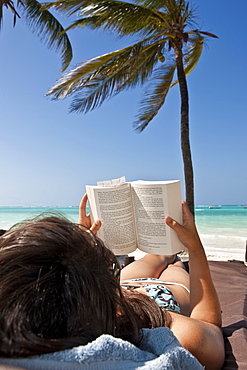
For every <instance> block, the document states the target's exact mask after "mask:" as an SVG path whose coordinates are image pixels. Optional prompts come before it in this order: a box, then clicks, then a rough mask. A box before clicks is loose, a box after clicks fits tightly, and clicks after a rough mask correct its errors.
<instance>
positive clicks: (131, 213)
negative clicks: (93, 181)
mask: <svg viewBox="0 0 247 370" xmlns="http://www.w3.org/2000/svg"><path fill="white" fill-rule="evenodd" d="M117 180H119V179H117ZM114 181H116V180H110V181H106V182H101V183H98V186H89V185H86V192H87V195H88V201H89V208H90V214H91V219H92V221H95V220H97V219H100V220H101V221H102V226H101V228H100V230H99V231H98V233H97V235H98V236H99V238H101V239H102V240H103V241H104V243H105V245H106V246H107V247H108V248H110V249H111V250H112V251H113V252H114V253H115V254H116V255H123V254H128V253H131V252H134V251H135V250H136V248H139V249H140V250H142V251H143V252H146V253H151V254H163V255H164V254H168V255H169V254H175V253H178V252H180V251H182V250H184V249H185V248H184V246H183V244H182V243H181V242H180V240H179V239H178V237H177V234H176V233H175V231H173V230H172V229H170V227H169V226H167V225H166V224H165V222H164V218H165V217H166V216H170V217H172V218H174V219H175V220H176V221H178V222H179V223H182V203H181V189H180V181H141V180H139V181H133V182H123V183H122V184H120V185H114ZM112 184H113V186H111V185H112Z"/></svg>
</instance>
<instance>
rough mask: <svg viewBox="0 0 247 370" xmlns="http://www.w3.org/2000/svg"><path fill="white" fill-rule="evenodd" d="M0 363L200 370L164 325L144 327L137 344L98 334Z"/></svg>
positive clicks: (54, 369)
mask: <svg viewBox="0 0 247 370" xmlns="http://www.w3.org/2000/svg"><path fill="white" fill-rule="evenodd" d="M0 363H4V364H10V365H15V366H20V367H22V368H24V369H30V370H60V369H66V370H78V369H83V370H99V369H100V370H114V369H122V370H127V369H138V370H139V369H140V370H161V369H162V370H168V369H172V370H202V369H203V367H202V365H201V364H200V363H199V362H198V361H197V360H196V358H195V357H194V356H192V355H191V353H190V352H188V351H187V350H186V349H185V348H183V347H182V346H181V344H180V343H179V342H178V340H177V339H176V337H175V336H174V335H173V333H172V332H171V331H170V330H169V329H168V328H156V329H144V330H143V338H142V341H141V343H140V346H139V348H138V347H136V346H134V345H133V344H131V343H129V342H127V341H124V340H122V339H119V338H114V337H112V336H111V335H101V336H100V337H99V338H97V339H96V340H94V341H93V342H91V343H88V344H87V345H85V346H78V347H74V348H72V349H68V350H64V351H59V352H54V353H49V354H45V355H40V356H32V357H28V358H18V359H7V358H4V359H1V360H0Z"/></svg>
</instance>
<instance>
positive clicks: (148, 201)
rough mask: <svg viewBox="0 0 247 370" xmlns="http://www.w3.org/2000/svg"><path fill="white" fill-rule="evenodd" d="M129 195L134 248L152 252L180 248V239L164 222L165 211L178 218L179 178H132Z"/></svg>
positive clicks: (168, 251) (173, 250) (168, 252)
mask: <svg viewBox="0 0 247 370" xmlns="http://www.w3.org/2000/svg"><path fill="white" fill-rule="evenodd" d="M168 186H170V187H171V188H172V189H173V193H172V192H171V191H170V192H169V194H168V192H167V187H168ZM168 195H169V200H168ZM132 197H133V204H134V215H135V222H136V232H137V244H138V248H139V249H141V250H142V251H144V252H146V253H152V254H175V253H177V252H180V251H181V250H182V249H183V245H182V243H181V242H180V241H179V239H178V238H176V233H175V232H174V231H173V230H171V229H170V228H169V226H167V225H166V224H165V222H164V218H165V217H166V216H168V215H170V216H171V217H173V218H175V219H177V218H178V217H179V220H178V221H180V218H181V217H180V215H181V214H182V205H181V192H180V182H179V181H177V182H160V181H157V182H151V181H150V182H148V181H143V182H142V181H136V182H133V183H132ZM171 197H172V199H171ZM174 205H175V206H174ZM171 208H172V213H171V212H170V211H171ZM175 216H176V217H175ZM174 234H175V236H174Z"/></svg>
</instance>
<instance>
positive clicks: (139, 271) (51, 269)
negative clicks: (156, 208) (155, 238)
mask: <svg viewBox="0 0 247 370" xmlns="http://www.w3.org/2000/svg"><path fill="white" fill-rule="evenodd" d="M86 202H87V196H86V195H85V196H84V197H83V198H82V202H81V205H80V216H79V224H80V226H77V225H75V224H73V223H71V222H69V221H67V220H66V219H64V218H62V217H57V216H48V217H44V216H42V217H39V218H36V219H34V220H31V221H29V222H24V223H23V224H20V225H17V226H16V227H13V228H12V229H10V230H9V231H8V232H7V233H5V234H4V236H2V237H1V238H0V302H1V305H0V355H1V356H4V357H20V356H30V355H35V354H42V353H48V352H55V351H59V350H63V349H67V348H72V347H74V346H78V345H84V344H87V343H88V342H91V341H92V340H94V339H95V338H97V337H99V336H100V335H101V334H111V335H113V336H115V337H120V338H122V339H125V340H128V341H130V342H132V343H134V344H135V345H137V346H138V344H139V343H140V340H141V329H142V328H155V327H160V326H167V327H169V328H170V329H171V330H172V331H173V333H174V334H175V336H176V337H177V338H178V340H179V341H180V343H181V344H182V345H183V346H184V347H185V348H187V349H188V350H189V351H190V352H191V353H192V354H193V355H195V357H197V359H198V360H199V361H200V362H201V363H202V364H203V365H204V366H206V368H208V369H220V367H221V365H222V362H223V359H224V346H223V340H222V334H221V330H220V325H221V315H220V307H219V303H218V299H217V295H216V292H215V289H214V286H213V283H212V280H211V277H210V273H209V269H208V265H207V261H206V258H205V254H204V251H203V247H202V245H201V243H200V240H199V237H198V235H197V232H196V228H195V225H194V222H193V217H192V216H191V215H190V213H189V210H188V208H187V206H186V205H185V203H184V204H183V212H184V224H183V226H182V225H179V224H178V223H176V222H175V221H174V220H171V219H170V218H167V219H166V223H167V224H168V225H169V226H170V227H172V228H173V229H174V230H175V231H176V232H177V234H178V236H179V237H180V239H181V241H182V243H183V244H184V245H185V246H186V247H187V248H188V249H189V251H190V271H191V277H190V282H189V280H188V275H187V273H186V272H185V270H183V268H182V264H181V262H179V261H177V262H176V261H174V257H172V256H169V257H168V256H151V255H147V256H145V257H144V258H143V259H141V260H139V261H136V262H134V263H133V264H131V265H129V266H127V267H126V268H125V269H123V270H122V272H121V279H124V280H129V279H133V278H134V279H135V278H140V277H141V278H142V277H145V278H146V277H148V278H149V277H154V278H159V279H162V280H163V279H164V280H165V281H169V282H175V283H182V285H183V286H180V285H169V289H170V290H171V294H172V296H174V306H176V307H175V310H174V311H167V309H164V307H160V306H159V305H158V304H157V303H156V301H155V300H154V299H152V298H150V297H149V296H148V295H147V294H146V292H147V290H146V287H144V288H143V287H139V286H138V287H137V289H135V288H131V289H126V283H123V284H124V285H125V287H121V286H120V280H119V273H120V269H119V265H118V261H117V259H116V257H115V256H114V254H113V253H112V252H111V251H110V250H108V249H107V248H106V247H105V246H104V244H103V243H102V241H101V240H100V239H98V238H97V237H96V236H95V234H96V232H97V231H98V229H99V228H100V221H98V222H96V223H94V224H93V225H91V221H90V216H89V215H87V214H86ZM171 262H174V263H173V267H167V266H168V265H169V266H172V264H171ZM131 284H132V285H133V284H134V283H133V282H131ZM135 284H136V282H135ZM189 284H190V294H189V293H188V291H187V289H188V287H189ZM128 285H129V283H128ZM163 285H165V284H163ZM139 288H141V289H139ZM180 288H181V289H180ZM185 288H186V289H185ZM179 289H180V290H179ZM177 302H178V303H179V304H180V307H178V304H177ZM176 308H177V309H179V308H180V309H181V314H180V313H177V312H176ZM168 309H169V307H168ZM184 315H185V316H184ZM186 315H190V317H188V316H186Z"/></svg>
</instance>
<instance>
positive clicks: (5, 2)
mask: <svg viewBox="0 0 247 370" xmlns="http://www.w3.org/2000/svg"><path fill="white" fill-rule="evenodd" d="M18 4H21V5H23V2H22V1H21V0H18V1H17V5H18ZM3 6H5V7H6V8H9V9H10V11H11V12H12V13H13V15H14V18H13V26H15V24H16V18H17V17H18V18H20V15H19V13H18V12H17V10H16V8H15V4H14V2H13V1H12V0H1V1H0V29H1V28H2V23H3Z"/></svg>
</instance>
